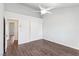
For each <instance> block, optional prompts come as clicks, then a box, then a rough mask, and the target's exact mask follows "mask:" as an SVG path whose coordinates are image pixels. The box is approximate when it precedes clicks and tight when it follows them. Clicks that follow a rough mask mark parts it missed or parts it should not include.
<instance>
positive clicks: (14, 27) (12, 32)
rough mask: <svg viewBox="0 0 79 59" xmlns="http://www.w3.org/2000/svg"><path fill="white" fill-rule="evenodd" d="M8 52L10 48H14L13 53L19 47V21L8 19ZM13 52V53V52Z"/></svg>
mask: <svg viewBox="0 0 79 59" xmlns="http://www.w3.org/2000/svg"><path fill="white" fill-rule="evenodd" d="M5 35H6V37H5V39H6V44H5V45H6V50H9V49H8V47H12V51H13V49H14V48H15V47H18V20H14V19H8V20H7V21H6V33H5ZM12 51H11V52H12Z"/></svg>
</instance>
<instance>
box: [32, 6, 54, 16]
mask: <svg viewBox="0 0 79 59" xmlns="http://www.w3.org/2000/svg"><path fill="white" fill-rule="evenodd" d="M39 9H40V10H39V11H33V12H39V13H40V14H41V15H45V14H53V13H52V12H50V10H52V9H54V7H49V8H44V7H42V6H41V5H39Z"/></svg>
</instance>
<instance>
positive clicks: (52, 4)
mask: <svg viewBox="0 0 79 59" xmlns="http://www.w3.org/2000/svg"><path fill="white" fill-rule="evenodd" d="M23 5H25V6H29V7H31V8H34V9H36V10H38V9H39V7H38V6H39V5H41V6H42V7H45V8H48V7H54V8H61V7H72V6H79V3H23Z"/></svg>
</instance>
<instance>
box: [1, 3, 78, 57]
mask: <svg viewBox="0 0 79 59" xmlns="http://www.w3.org/2000/svg"><path fill="white" fill-rule="evenodd" d="M0 19H1V20H0V27H1V29H0V55H3V56H79V3H0Z"/></svg>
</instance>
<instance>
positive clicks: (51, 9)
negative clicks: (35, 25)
mask: <svg viewBox="0 0 79 59" xmlns="http://www.w3.org/2000/svg"><path fill="white" fill-rule="evenodd" d="M54 8H55V7H50V8H46V10H52V9H54Z"/></svg>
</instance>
